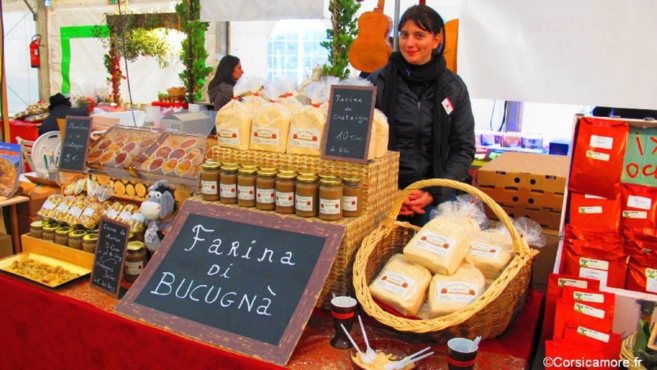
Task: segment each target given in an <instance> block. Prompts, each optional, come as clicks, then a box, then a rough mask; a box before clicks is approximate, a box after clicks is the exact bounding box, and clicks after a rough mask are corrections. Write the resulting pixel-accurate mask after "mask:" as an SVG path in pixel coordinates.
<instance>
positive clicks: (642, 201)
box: [627, 195, 652, 211]
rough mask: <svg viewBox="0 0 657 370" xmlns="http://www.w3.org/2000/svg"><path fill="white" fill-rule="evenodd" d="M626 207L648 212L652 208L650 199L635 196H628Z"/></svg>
mask: <svg viewBox="0 0 657 370" xmlns="http://www.w3.org/2000/svg"><path fill="white" fill-rule="evenodd" d="M627 206H628V207H632V208H638V209H645V210H648V211H649V210H650V207H651V206H652V199H650V198H647V197H639V196H636V195H630V196H628V197H627Z"/></svg>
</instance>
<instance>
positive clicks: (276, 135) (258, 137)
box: [251, 125, 281, 146]
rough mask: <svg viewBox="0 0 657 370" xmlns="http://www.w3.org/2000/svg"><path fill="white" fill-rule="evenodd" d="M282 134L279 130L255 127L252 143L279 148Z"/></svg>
mask: <svg viewBox="0 0 657 370" xmlns="http://www.w3.org/2000/svg"><path fill="white" fill-rule="evenodd" d="M280 140H281V134H280V132H279V129H278V128H274V127H262V126H259V125H253V128H252V133H251V141H252V142H253V143H256V144H262V145H272V146H278V145H279V143H280Z"/></svg>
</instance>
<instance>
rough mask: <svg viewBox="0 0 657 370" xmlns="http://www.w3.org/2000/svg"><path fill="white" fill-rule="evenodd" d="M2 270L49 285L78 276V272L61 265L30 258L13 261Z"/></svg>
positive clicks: (52, 285) (58, 283)
mask: <svg viewBox="0 0 657 370" xmlns="http://www.w3.org/2000/svg"><path fill="white" fill-rule="evenodd" d="M3 270H5V271H9V272H11V273H14V274H16V275H19V276H22V277H24V278H27V279H30V280H34V281H37V282H39V283H42V284H45V285H48V286H50V287H56V286H58V285H61V284H64V283H66V282H68V281H71V280H73V279H75V278H78V277H79V276H80V274H78V273H74V272H70V271H68V270H66V269H64V268H63V267H61V266H57V265H50V264H46V263H43V262H38V261H35V260H32V259H25V260H19V261H13V262H12V263H11V265H9V266H6V267H4V268H3Z"/></svg>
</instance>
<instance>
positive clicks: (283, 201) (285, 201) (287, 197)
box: [276, 191, 294, 207]
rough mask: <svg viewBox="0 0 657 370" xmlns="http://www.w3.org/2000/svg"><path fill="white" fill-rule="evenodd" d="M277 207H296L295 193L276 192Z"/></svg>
mask: <svg viewBox="0 0 657 370" xmlns="http://www.w3.org/2000/svg"><path fill="white" fill-rule="evenodd" d="M276 205H277V206H279V207H294V193H292V192H288V193H283V192H279V191H277V192H276Z"/></svg>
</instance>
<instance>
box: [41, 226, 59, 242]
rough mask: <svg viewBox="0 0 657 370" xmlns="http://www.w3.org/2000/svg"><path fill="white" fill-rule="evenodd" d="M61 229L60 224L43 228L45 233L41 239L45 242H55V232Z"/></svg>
mask: <svg viewBox="0 0 657 370" xmlns="http://www.w3.org/2000/svg"><path fill="white" fill-rule="evenodd" d="M58 227H59V225H58V224H48V225H44V226H43V233H42V234H41V238H42V239H43V240H48V241H51V242H52V241H55V230H57V228H58Z"/></svg>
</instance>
